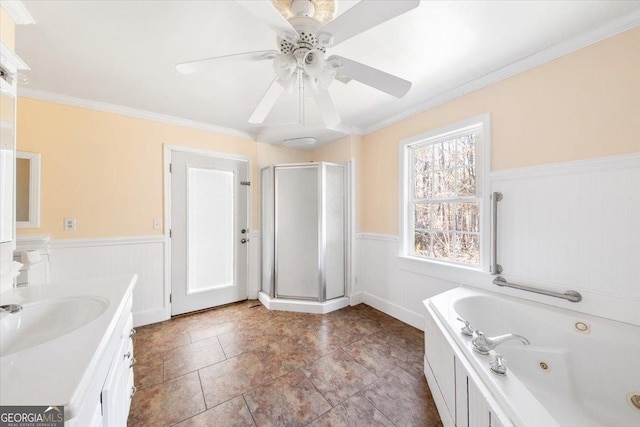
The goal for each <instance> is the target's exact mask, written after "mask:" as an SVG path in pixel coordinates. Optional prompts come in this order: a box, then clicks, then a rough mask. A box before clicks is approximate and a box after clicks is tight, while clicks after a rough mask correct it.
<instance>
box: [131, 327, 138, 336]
mask: <svg viewBox="0 0 640 427" xmlns="http://www.w3.org/2000/svg"><path fill="white" fill-rule="evenodd" d="M136 332H138V331H136V328H131V332H129V338H131V337H132V336H134V335H135V334H136Z"/></svg>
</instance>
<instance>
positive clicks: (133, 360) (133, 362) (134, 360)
mask: <svg viewBox="0 0 640 427" xmlns="http://www.w3.org/2000/svg"><path fill="white" fill-rule="evenodd" d="M136 362H137V360H136V358H135V357H134V358H133V359H132V360H131V363H130V364H129V368H133V365H135V364H136Z"/></svg>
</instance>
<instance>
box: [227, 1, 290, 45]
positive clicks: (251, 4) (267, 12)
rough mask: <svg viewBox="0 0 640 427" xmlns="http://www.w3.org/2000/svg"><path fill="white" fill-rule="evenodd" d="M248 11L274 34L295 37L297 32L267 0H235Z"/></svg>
mask: <svg viewBox="0 0 640 427" xmlns="http://www.w3.org/2000/svg"><path fill="white" fill-rule="evenodd" d="M236 1H237V2H238V3H240V5H241V6H242V7H244V8H245V9H246V10H247V11H248V12H250V13H251V14H253V15H254V16H255V17H256V18H258V19H259V20H261V21H262V22H263V23H264V24H265V25H266V26H267V27H269V28H271V29H272V30H273V31H275V32H276V34H277V35H278V36H280V37H282V38H284V39H287V37H283V36H285V35H288V37H289V38H290V37H297V36H298V32H297V31H296V29H295V28H293V26H292V25H291V24H290V23H289V21H287V19H286V18H285V17H284V16H282V15H281V14H280V12H278V9H276V7H275V6H274V5H273V2H271V1H269V0H236Z"/></svg>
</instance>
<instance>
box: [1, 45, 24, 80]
mask: <svg viewBox="0 0 640 427" xmlns="http://www.w3.org/2000/svg"><path fill="white" fill-rule="evenodd" d="M0 64H1V65H2V66H3V67H5V68H6V69H7V70H8V71H9V72H10V73H11V74H15V73H16V72H18V70H30V69H31V68H29V66H28V65H27V64H26V63H25V62H24V61H23V60H22V58H20V57H19V56H18V55H16V53H15V52H14V51H13V50H11V49H10V48H9V46H7V45H6V44H4V43H3V42H2V41H0Z"/></svg>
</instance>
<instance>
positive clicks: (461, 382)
mask: <svg viewBox="0 0 640 427" xmlns="http://www.w3.org/2000/svg"><path fill="white" fill-rule="evenodd" d="M426 309H427V312H426V316H425V329H424V335H425V337H424V343H425V358H424V374H425V377H426V378H427V382H428V383H429V388H430V389H431V393H432V394H433V399H434V400H435V402H436V407H437V408H438V412H439V413H440V418H441V419H442V424H443V425H444V427H454V426H456V427H512V426H513V424H512V423H511V421H509V419H508V418H506V417H505V416H504V415H503V414H502V413H501V412H500V411H499V410H496V409H495V408H497V405H496V404H495V403H494V402H493V399H492V398H491V396H490V394H489V391H488V390H487V389H486V387H485V386H484V385H483V384H482V383H481V381H479V379H478V378H477V376H476V374H475V373H474V371H473V369H472V368H471V367H470V366H469V364H468V362H467V360H466V359H465V357H464V355H463V354H462V353H461V352H460V351H459V350H458V348H457V344H455V343H454V342H452V341H451V339H450V338H449V337H448V336H447V335H446V334H445V333H443V331H442V329H441V328H444V326H443V325H442V324H441V322H440V321H439V320H438V318H437V317H436V314H435V313H433V311H432V310H431V309H430V308H429V307H428V306H427V307H426Z"/></svg>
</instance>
